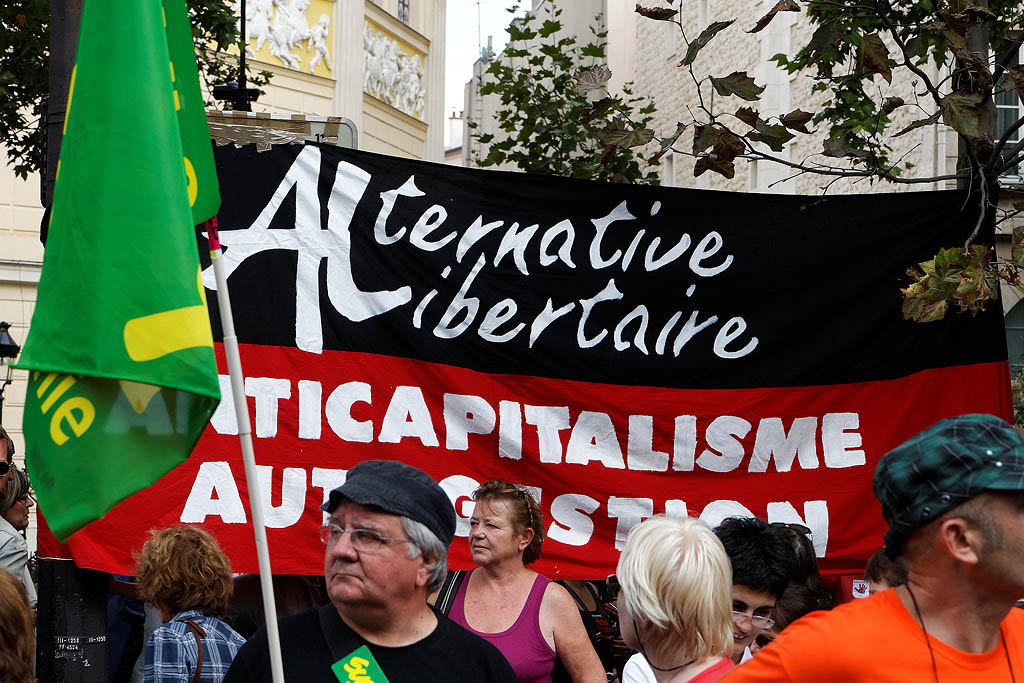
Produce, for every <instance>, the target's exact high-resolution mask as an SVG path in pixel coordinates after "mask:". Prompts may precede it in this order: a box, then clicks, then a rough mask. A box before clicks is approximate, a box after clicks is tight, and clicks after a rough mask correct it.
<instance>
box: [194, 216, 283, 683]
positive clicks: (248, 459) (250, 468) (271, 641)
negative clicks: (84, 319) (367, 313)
mask: <svg viewBox="0 0 1024 683" xmlns="http://www.w3.org/2000/svg"><path fill="white" fill-rule="evenodd" d="M206 229H207V237H208V240H209V243H210V258H211V259H212V260H213V274H214V277H216V279H217V304H218V308H220V323H221V327H222V328H223V330H224V355H225V357H226V358H227V361H228V374H229V375H230V376H231V397H232V399H233V400H234V403H235V420H236V421H237V423H238V438H239V440H240V441H241V443H242V460H243V461H244V462H245V485H246V488H248V489H249V509H250V511H251V512H252V526H253V533H254V534H255V536H256V558H257V560H258V561H259V569H260V591H261V592H262V594H263V613H264V615H265V616H266V623H267V645H268V649H269V650H270V671H271V673H272V675H273V678H274V683H284V666H283V664H282V660H281V637H280V634H279V633H278V630H277V606H276V604H275V602H274V584H273V575H272V574H271V571H270V552H269V551H268V550H267V528H266V526H265V525H264V523H263V506H262V504H261V503H260V500H259V483H258V482H257V479H256V459H255V456H254V454H253V448H252V429H251V428H250V427H249V405H248V403H246V401H245V386H244V383H243V381H242V359H241V356H240V355H239V353H238V337H237V336H235V322H234V319H233V317H232V315H231V298H230V295H229V294H228V278H227V274H226V273H225V272H224V261H223V260H222V259H221V258H220V256H221V249H220V240H219V239H218V237H217V217H216V216H214V217H213V218H211V219H210V220H208V221H206Z"/></svg>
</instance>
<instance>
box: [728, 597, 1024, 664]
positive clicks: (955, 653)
mask: <svg viewBox="0 0 1024 683" xmlns="http://www.w3.org/2000/svg"><path fill="white" fill-rule="evenodd" d="M1000 627H1001V629H1002V633H1003V637H1004V638H1005V640H1006V648H1005V649H1004V647H1003V643H1002V642H1000V643H999V644H997V645H996V647H995V648H994V649H993V650H991V651H989V652H983V653H981V654H973V653H970V652H962V651H961V650H957V649H954V648H952V647H950V646H949V645H946V644H945V643H942V642H940V641H938V640H936V639H935V638H931V637H930V638H929V639H930V640H931V645H932V651H933V652H934V653H935V665H936V667H937V668H938V674H939V681H941V682H942V683H977V682H979V681H985V683H999V682H1000V681H1007V682H1009V681H1011V680H1013V678H1012V677H1011V672H1010V667H1009V665H1008V663H1007V654H1009V659H1010V662H1011V663H1012V665H1013V676H1015V677H1016V679H1017V680H1019V681H1024V610H1021V609H1017V608H1013V609H1011V610H1010V613H1009V614H1008V615H1007V616H1006V618H1005V619H1003V621H1002V624H1001V625H1000ZM934 678H935V675H934V673H933V672H932V660H931V657H930V656H929V655H928V644H927V643H926V642H925V637H924V633H923V632H922V630H921V626H920V624H918V623H917V621H916V620H915V619H914V618H913V617H912V616H911V615H910V614H909V613H908V612H907V610H906V609H905V608H904V607H903V604H902V603H901V602H900V599H899V596H898V595H897V594H896V591H895V590H892V589H890V590H887V591H884V592H882V593H876V594H875V595H873V596H871V597H870V598H865V599H863V600H854V601H853V602H849V603H846V604H844V605H840V606H839V607H837V608H835V609H834V610H832V611H831V612H812V613H810V614H808V615H807V616H805V617H803V618H802V619H800V620H799V621H797V622H796V623H794V624H792V625H791V626H789V627H788V628H786V630H785V631H783V632H782V633H781V634H780V635H779V637H778V638H776V639H775V641H774V642H772V643H771V644H770V645H768V646H766V647H764V648H762V650H761V651H760V652H758V653H757V655H756V656H754V658H753V659H751V660H750V661H748V662H746V663H745V664H743V665H741V666H739V667H737V668H736V669H735V670H734V671H732V672H731V673H730V674H729V675H727V676H726V677H725V678H723V679H722V681H723V683H747V682H748V681H749V682H751V683H760V682H761V681H765V682H767V681H828V682H829V683H855V682H858V681H864V682H865V683H866V682H868V681H871V682H872V683H884V682H885V681H892V682H893V683H906V681H932V680H934Z"/></svg>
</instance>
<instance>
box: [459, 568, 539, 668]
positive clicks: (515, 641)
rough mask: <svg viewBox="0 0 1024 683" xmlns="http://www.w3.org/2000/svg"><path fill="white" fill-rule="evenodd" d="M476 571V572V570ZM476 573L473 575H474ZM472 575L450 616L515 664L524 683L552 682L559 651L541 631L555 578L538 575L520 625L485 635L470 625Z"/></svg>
mask: <svg viewBox="0 0 1024 683" xmlns="http://www.w3.org/2000/svg"><path fill="white" fill-rule="evenodd" d="M474 571H475V570H474ZM470 574H472V572H470ZM469 576H470V575H467V576H466V580H465V581H463V582H462V585H461V586H459V590H458V592H457V593H456V594H455V600H454V601H453V602H452V609H451V613H450V614H449V615H448V616H449V617H450V618H451V620H452V621H454V622H455V623H456V624H459V625H460V626H462V627H464V628H465V629H467V630H468V631H469V632H470V633H475V634H476V635H478V636H480V637H481V638H483V639H484V640H486V641H488V642H490V643H491V644H492V645H494V646H495V647H496V648H498V649H499V650H501V654H503V655H505V659H507V660H508V663H509V664H511V665H512V668H513V669H514V670H515V672H516V675H517V676H518V677H519V680H520V682H521V683H551V672H552V671H554V668H555V651H554V650H552V649H551V646H549V645H548V641H546V640H544V634H543V633H541V631H540V603H541V600H543V599H544V591H545V590H546V589H547V587H548V584H549V583H551V579H549V578H547V577H546V576H541V575H540V574H538V575H537V578H536V579H535V580H534V582H533V588H531V589H530V597H528V598H527V599H526V604H525V605H523V611H522V612H520V613H519V618H517V619H516V623H514V624H512V626H510V627H509V628H508V630H505V631H502V632H501V633H482V632H480V631H477V630H475V629H474V628H472V627H471V626H470V625H469V624H467V623H466V587H467V586H468V585H469Z"/></svg>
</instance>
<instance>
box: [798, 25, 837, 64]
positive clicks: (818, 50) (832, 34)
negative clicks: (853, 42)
mask: <svg viewBox="0 0 1024 683" xmlns="http://www.w3.org/2000/svg"><path fill="white" fill-rule="evenodd" d="M845 37H846V31H845V29H844V28H843V27H842V26H841V25H840V24H838V23H833V22H829V23H827V24H821V25H820V26H818V28H817V29H815V30H814V34H813V35H812V36H811V41H810V42H809V43H807V47H805V48H804V50H806V51H807V53H808V55H809V58H810V59H809V61H811V62H816V61H818V59H820V58H821V56H822V55H823V54H824V53H825V52H828V51H830V50H834V49H835V48H836V47H838V46H839V43H840V42H841V41H842V40H843V38H845Z"/></svg>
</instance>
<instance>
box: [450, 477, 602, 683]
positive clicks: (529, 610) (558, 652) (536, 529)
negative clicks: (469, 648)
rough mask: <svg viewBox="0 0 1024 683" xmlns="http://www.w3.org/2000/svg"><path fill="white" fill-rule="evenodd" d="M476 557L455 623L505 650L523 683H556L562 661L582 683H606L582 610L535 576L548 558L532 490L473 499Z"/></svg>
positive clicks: (501, 486) (499, 490)
mask: <svg viewBox="0 0 1024 683" xmlns="http://www.w3.org/2000/svg"><path fill="white" fill-rule="evenodd" d="M473 499H474V500H475V501H476V508H475V509H474V511H473V516H472V517H470V520H469V524H470V531H469V550H470V554H471V555H472V556H473V562H475V563H476V564H478V565H479V567H477V568H476V569H474V570H473V571H471V572H470V573H469V575H468V576H467V577H466V579H465V580H464V581H463V582H462V585H461V586H460V587H459V590H458V592H457V593H456V595H455V600H454V602H453V603H452V608H451V613H450V614H449V616H450V617H451V619H452V620H453V621H454V622H455V623H457V624H460V625H462V626H464V627H465V628H467V629H469V630H470V631H471V632H473V633H475V634H476V635H478V636H480V637H481V638H484V639H486V640H488V641H490V642H491V643H492V644H493V645H494V646H496V647H497V648H498V649H499V650H501V652H502V654H504V655H505V658H506V659H508V661H509V663H510V664H511V665H512V668H513V669H515V671H516V674H517V675H518V676H519V680H520V681H521V682H522V683H550V681H551V673H552V671H553V670H554V666H555V658H556V657H557V658H559V659H561V661H562V664H563V665H564V666H565V668H566V670H567V671H568V672H569V675H570V676H571V677H572V680H573V681H574V682H575V683H604V681H606V680H607V678H606V676H605V673H604V669H603V667H602V666H601V660H600V659H598V657H597V653H596V652H594V648H593V646H592V645H591V644H590V639H589V638H588V637H587V632H586V629H585V628H584V627H583V621H582V619H581V618H580V614H579V611H578V610H577V608H576V603H575V602H574V601H573V599H572V597H570V595H569V593H568V592H567V591H566V590H565V589H564V588H562V587H561V586H559V585H558V584H557V583H553V582H552V581H551V579H549V578H547V577H545V576H541V575H540V574H538V573H537V572H535V571H533V570H531V569H527V568H526V565H528V564H530V563H531V562H533V561H535V560H536V559H537V558H539V557H540V550H541V544H542V543H543V542H544V531H543V530H544V524H543V520H542V518H541V512H540V507H539V506H538V505H537V502H536V501H535V500H534V499H533V496H532V495H530V493H529V492H527V490H526V489H525V488H523V487H521V486H518V485H516V484H510V483H508V482H504V481H497V480H495V481H489V482H487V483H486V484H484V485H482V486H481V487H480V488H478V489H477V490H476V491H475V492H474V493H473Z"/></svg>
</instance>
